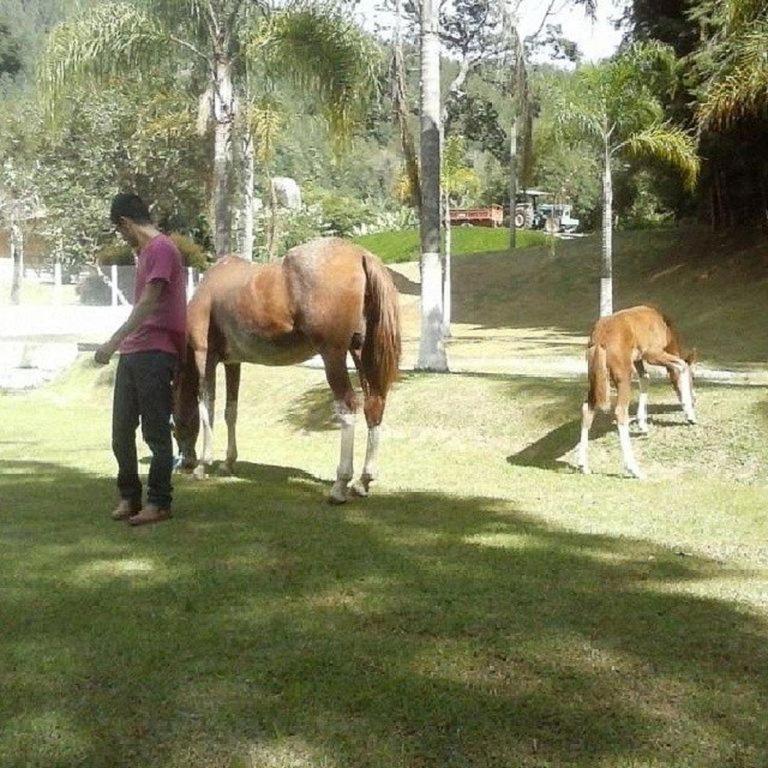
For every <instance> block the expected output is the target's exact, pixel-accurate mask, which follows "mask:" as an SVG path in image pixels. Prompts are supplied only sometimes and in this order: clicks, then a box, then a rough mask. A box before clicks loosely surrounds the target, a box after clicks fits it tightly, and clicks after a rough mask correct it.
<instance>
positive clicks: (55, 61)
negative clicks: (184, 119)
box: [38, 2, 168, 107]
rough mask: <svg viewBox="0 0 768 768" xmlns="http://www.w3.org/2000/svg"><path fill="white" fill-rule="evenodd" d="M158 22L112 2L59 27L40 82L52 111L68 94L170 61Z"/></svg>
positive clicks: (50, 40) (41, 67)
mask: <svg viewBox="0 0 768 768" xmlns="http://www.w3.org/2000/svg"><path fill="white" fill-rule="evenodd" d="M167 44H168V36H167V35H166V34H165V32H164V30H163V29H162V27H161V26H160V24H159V22H158V21H157V20H156V19H155V18H154V17H152V16H150V15H149V14H147V13H146V12H144V11H142V10H140V9H139V8H137V7H135V6H133V5H129V4H128V3H124V2H107V3H104V4H102V5H98V6H96V7H95V8H93V9H91V10H89V11H87V12H86V13H83V14H81V15H79V16H77V17H75V18H74V19H72V20H71V21H68V22H65V23H63V24H61V25H59V26H58V27H56V28H55V29H54V30H53V31H52V32H51V34H50V36H49V38H48V44H47V46H46V48H45V51H44V52H43V56H42V58H41V62H40V65H39V68H38V80H39V84H40V86H41V88H42V91H43V94H44V95H45V97H46V101H47V102H48V104H49V106H52V107H55V105H56V103H57V102H58V101H59V99H60V98H61V96H62V95H63V94H64V92H65V91H66V89H67V88H68V87H70V86H76V85H82V84H85V83H87V82H90V81H93V80H96V81H106V80H109V79H110V78H112V77H119V76H120V75H121V74H122V73H123V72H125V71H126V70H130V69H133V68H137V67H139V66H141V65H145V64H147V63H151V62H153V61H158V60H162V58H163V57H166V58H167V56H168V49H167Z"/></svg>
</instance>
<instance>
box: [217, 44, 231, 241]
mask: <svg viewBox="0 0 768 768" xmlns="http://www.w3.org/2000/svg"><path fill="white" fill-rule="evenodd" d="M215 78H216V83H215V87H214V93H213V116H214V120H215V129H214V154H213V219H214V226H213V242H214V247H215V249H216V255H217V256H224V255H226V254H227V253H229V252H230V250H231V236H232V232H231V229H232V227H231V220H230V213H231V197H232V195H231V191H232V179H231V177H232V126H233V123H234V97H233V92H232V64H231V62H230V61H229V59H228V58H227V57H226V56H223V55H219V56H218V57H217V58H216V64H215Z"/></svg>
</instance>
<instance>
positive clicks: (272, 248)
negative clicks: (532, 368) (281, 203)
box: [267, 174, 277, 261]
mask: <svg viewBox="0 0 768 768" xmlns="http://www.w3.org/2000/svg"><path fill="white" fill-rule="evenodd" d="M267 188H268V189H269V224H268V226H267V254H268V256H269V260H270V261H275V259H276V258H277V192H276V191H275V184H274V182H273V180H272V176H271V174H267Z"/></svg>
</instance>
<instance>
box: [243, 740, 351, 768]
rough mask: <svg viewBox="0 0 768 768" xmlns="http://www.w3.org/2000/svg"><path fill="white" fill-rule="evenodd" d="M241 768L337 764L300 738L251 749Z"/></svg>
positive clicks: (303, 767)
mask: <svg viewBox="0 0 768 768" xmlns="http://www.w3.org/2000/svg"><path fill="white" fill-rule="evenodd" d="M235 765H237V766H238V768H240V766H242V768H333V766H335V765H336V762H335V761H333V760H331V758H329V757H328V755H324V754H322V753H320V752H319V751H318V749H317V748H316V747H313V746H312V745H310V744H308V743H307V741H306V740H305V739H302V738H300V737H292V738H284V739H279V740H276V741H272V742H270V743H268V744H258V745H254V746H252V747H250V749H249V750H248V757H247V758H246V759H244V760H240V761H237V762H236V763H235Z"/></svg>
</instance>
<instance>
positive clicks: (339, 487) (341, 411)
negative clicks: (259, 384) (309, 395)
mask: <svg viewBox="0 0 768 768" xmlns="http://www.w3.org/2000/svg"><path fill="white" fill-rule="evenodd" d="M322 357H323V362H324V363H325V376H326V378H327V379H328V385H329V386H330V388H331V390H332V392H333V399H334V409H335V412H336V418H337V420H338V421H339V423H340V424H341V456H340V458H339V466H338V467H337V469H336V482H335V483H334V484H333V488H332V489H331V494H330V497H329V499H328V500H329V501H330V502H331V503H332V504H343V503H344V502H345V501H346V500H347V486H348V485H349V482H350V480H352V477H353V475H354V453H355V417H356V411H357V398H356V397H355V392H354V390H353V389H352V383H351V382H350V380H349V373H348V372H347V350H346V349H332V350H327V351H325V352H323V353H322Z"/></svg>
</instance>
